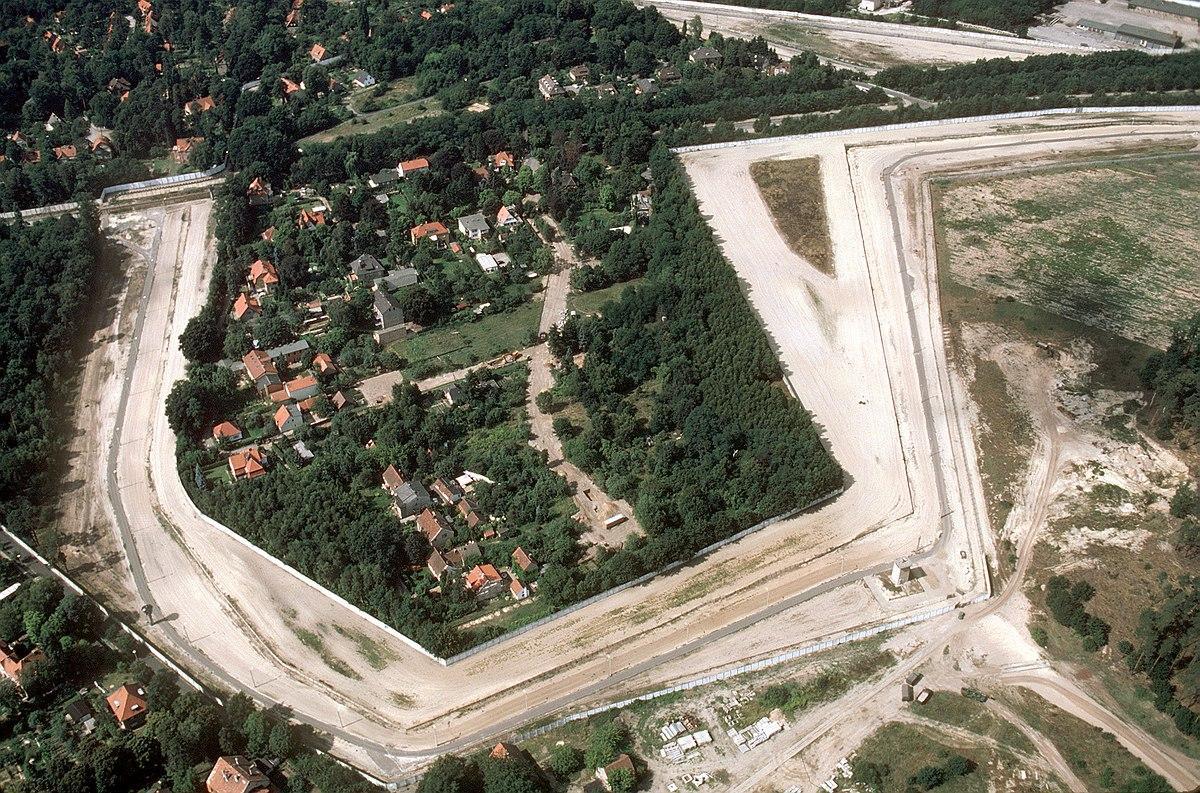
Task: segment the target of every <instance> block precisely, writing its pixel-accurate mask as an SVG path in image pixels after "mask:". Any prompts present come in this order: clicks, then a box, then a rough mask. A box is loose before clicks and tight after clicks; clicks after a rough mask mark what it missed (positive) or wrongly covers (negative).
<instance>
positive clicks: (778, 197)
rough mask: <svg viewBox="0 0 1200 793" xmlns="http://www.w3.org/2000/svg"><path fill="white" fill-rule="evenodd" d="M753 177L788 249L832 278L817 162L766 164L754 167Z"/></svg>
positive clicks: (825, 218) (753, 165)
mask: <svg viewBox="0 0 1200 793" xmlns="http://www.w3.org/2000/svg"><path fill="white" fill-rule="evenodd" d="M750 175H751V176H752V177H753V178H754V182H755V184H757V185H758V192H759V193H760V194H762V197H763V201H765V202H766V204H767V208H768V209H770V210H771V217H772V218H773V219H774V221H775V226H776V227H777V228H778V229H779V233H780V234H781V235H782V236H783V239H784V240H785V241H786V242H787V244H788V247H790V248H791V249H792V250H793V251H794V252H795V253H796V255H797V256H800V257H801V258H803V259H804V260H805V261H807V262H808V263H809V264H811V265H812V266H813V267H816V268H817V269H818V270H820V271H821V272H823V273H828V274H830V275H832V274H833V250H832V248H831V246H830V242H829V221H828V219H827V217H826V214H825V190H824V189H823V188H822V186H821V168H820V164H819V162H818V160H817V158H816V157H807V158H805V159H802V160H763V161H761V162H756V163H753V164H752V165H751V166H750Z"/></svg>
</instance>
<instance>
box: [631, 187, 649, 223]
mask: <svg viewBox="0 0 1200 793" xmlns="http://www.w3.org/2000/svg"><path fill="white" fill-rule="evenodd" d="M652 205H653V200H652V198H651V196H650V191H649V190H639V191H638V192H636V193H634V194H633V195H631V196H630V197H629V208H630V209H632V210H633V215H634V217H636V218H639V219H643V220H644V219H645V218H648V217H650V209H651V206H652Z"/></svg>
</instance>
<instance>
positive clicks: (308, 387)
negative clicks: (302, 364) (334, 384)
mask: <svg viewBox="0 0 1200 793" xmlns="http://www.w3.org/2000/svg"><path fill="white" fill-rule="evenodd" d="M287 391H288V396H289V397H291V398H292V399H308V398H309V397H313V396H316V395H317V394H320V393H321V383H320V382H319V381H318V380H317V378H316V377H315V376H313V375H311V374H306V375H301V376H300V377H297V378H295V379H293V380H289V381H288V383H287Z"/></svg>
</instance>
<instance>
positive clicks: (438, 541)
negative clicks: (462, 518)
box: [417, 507, 454, 551]
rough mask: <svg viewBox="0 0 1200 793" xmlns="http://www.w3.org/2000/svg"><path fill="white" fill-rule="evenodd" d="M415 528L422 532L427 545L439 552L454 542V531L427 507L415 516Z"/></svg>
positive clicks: (444, 520) (443, 519)
mask: <svg viewBox="0 0 1200 793" xmlns="http://www.w3.org/2000/svg"><path fill="white" fill-rule="evenodd" d="M417 528H419V529H420V530H421V531H422V532H424V534H425V539H427V540H429V544H430V545H432V546H433V547H434V548H437V549H438V550H439V551H441V550H445V548H446V546H447V545H449V544H450V543H452V542H454V530H453V529H451V528H450V525H449V524H448V523H446V519H445V518H443V517H442V516H441V515H439V514H437V513H436V512H434V511H433V510H432V509H429V508H428V507H426V508H425V509H423V510H421V512H420V514H418V515H417Z"/></svg>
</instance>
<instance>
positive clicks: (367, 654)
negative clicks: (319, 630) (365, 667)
mask: <svg viewBox="0 0 1200 793" xmlns="http://www.w3.org/2000/svg"><path fill="white" fill-rule="evenodd" d="M333 629H334V630H335V631H337V632H338V633H339V634H341V635H342V636H345V637H346V638H347V639H349V640H350V641H352V642H354V645H355V646H356V647H357V648H358V654H359V655H361V656H362V657H363V660H365V661H366V662H367V663H368V664H370V666H371V668H372V669H383V668H384V667H386V666H387V665H388V664H390V663H391V662H392V661H395V660H396V655H395V654H394V653H393V652H392V651H391V650H390V649H388V648H387V647H386V646H384V645H382V644H380V643H379V642H377V641H375V640H374V639H372V638H371V637H370V636H367V635H366V634H364V633H359V632H358V631H353V630H350V629H349V628H343V627H342V626H341V625H334V626H333Z"/></svg>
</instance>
